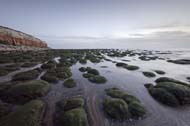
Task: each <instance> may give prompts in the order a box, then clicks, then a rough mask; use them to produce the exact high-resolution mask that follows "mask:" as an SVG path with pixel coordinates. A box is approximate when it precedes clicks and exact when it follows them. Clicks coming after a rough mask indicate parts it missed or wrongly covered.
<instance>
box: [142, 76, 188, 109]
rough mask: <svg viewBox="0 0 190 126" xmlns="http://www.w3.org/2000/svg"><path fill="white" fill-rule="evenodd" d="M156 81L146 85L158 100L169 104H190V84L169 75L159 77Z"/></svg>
mask: <svg viewBox="0 0 190 126" xmlns="http://www.w3.org/2000/svg"><path fill="white" fill-rule="evenodd" d="M156 83H157V84H156V85H155V86H153V85H151V84H146V86H145V87H146V88H147V89H148V91H149V93H150V94H151V95H152V97H154V98H155V99H156V100H158V101H160V102H162V103H163V104H166V105H169V106H178V105H184V104H190V86H189V84H186V83H184V82H181V81H178V80H175V79H172V78H167V77H161V78H159V79H157V80H156Z"/></svg>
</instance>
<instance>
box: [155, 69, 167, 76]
mask: <svg viewBox="0 0 190 126" xmlns="http://www.w3.org/2000/svg"><path fill="white" fill-rule="evenodd" d="M154 71H155V72H156V73H157V74H160V75H163V74H165V73H166V72H164V71H162V70H154Z"/></svg>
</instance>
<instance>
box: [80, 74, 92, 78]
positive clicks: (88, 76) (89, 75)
mask: <svg viewBox="0 0 190 126" xmlns="http://www.w3.org/2000/svg"><path fill="white" fill-rule="evenodd" d="M82 76H83V77H84V78H90V77H93V76H95V75H94V74H90V73H84V74H83V75H82Z"/></svg>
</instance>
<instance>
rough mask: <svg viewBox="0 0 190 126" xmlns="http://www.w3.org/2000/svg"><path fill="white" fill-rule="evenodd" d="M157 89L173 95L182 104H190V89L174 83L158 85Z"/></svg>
mask: <svg viewBox="0 0 190 126" xmlns="http://www.w3.org/2000/svg"><path fill="white" fill-rule="evenodd" d="M155 88H163V89H165V90H167V91H168V92H169V93H171V94H173V95H174V96H175V97H176V98H177V99H178V101H179V103H180V104H182V105H183V104H190V88H189V87H187V86H184V85H181V84H178V83H173V82H160V83H157V85H156V86H155Z"/></svg>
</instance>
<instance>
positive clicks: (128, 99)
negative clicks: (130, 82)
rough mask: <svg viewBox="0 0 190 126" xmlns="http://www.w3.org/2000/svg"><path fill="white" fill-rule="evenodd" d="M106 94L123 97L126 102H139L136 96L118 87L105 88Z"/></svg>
mask: <svg viewBox="0 0 190 126" xmlns="http://www.w3.org/2000/svg"><path fill="white" fill-rule="evenodd" d="M105 91H106V93H107V95H109V96H111V97H112V98H120V99H123V100H124V101H125V102H127V103H128V104H129V103H131V102H140V101H139V100H138V99H137V98H136V97H134V96H132V95H129V94H127V93H125V92H123V91H121V90H120V89H118V88H109V89H106V90H105Z"/></svg>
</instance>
